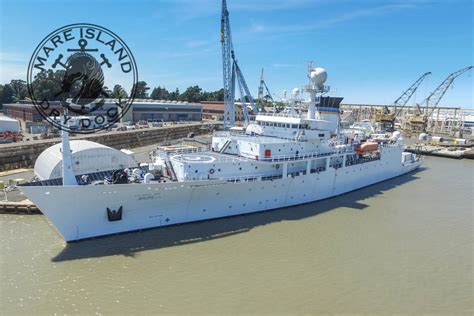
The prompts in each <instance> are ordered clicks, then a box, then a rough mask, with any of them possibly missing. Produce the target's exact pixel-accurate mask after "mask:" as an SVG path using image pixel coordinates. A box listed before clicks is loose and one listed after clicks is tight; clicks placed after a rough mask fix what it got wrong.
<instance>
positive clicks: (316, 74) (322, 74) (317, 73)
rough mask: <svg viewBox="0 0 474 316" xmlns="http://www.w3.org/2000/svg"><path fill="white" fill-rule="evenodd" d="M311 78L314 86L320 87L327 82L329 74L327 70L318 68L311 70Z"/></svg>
mask: <svg viewBox="0 0 474 316" xmlns="http://www.w3.org/2000/svg"><path fill="white" fill-rule="evenodd" d="M309 77H310V79H311V81H312V82H313V83H314V84H316V85H318V86H319V85H322V84H324V83H325V82H326V80H327V79H328V73H327V72H326V69H324V68H321V67H317V68H314V69H313V70H311V72H310V74H309Z"/></svg>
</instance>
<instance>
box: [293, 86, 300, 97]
mask: <svg viewBox="0 0 474 316" xmlns="http://www.w3.org/2000/svg"><path fill="white" fill-rule="evenodd" d="M298 94H300V89H298V88H294V89H293V91H291V95H292V96H294V97H296V96H298Z"/></svg>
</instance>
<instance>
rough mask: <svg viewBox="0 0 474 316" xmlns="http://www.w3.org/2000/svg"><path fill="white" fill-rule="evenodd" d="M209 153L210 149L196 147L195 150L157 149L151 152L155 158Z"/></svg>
mask: <svg viewBox="0 0 474 316" xmlns="http://www.w3.org/2000/svg"><path fill="white" fill-rule="evenodd" d="M206 151H209V147H207V146H206V147H194V148H177V149H175V150H162V149H155V150H153V151H152V152H151V156H152V157H153V158H156V157H160V158H165V157H166V156H173V155H179V154H192V153H201V152H206Z"/></svg>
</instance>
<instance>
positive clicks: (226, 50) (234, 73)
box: [221, 0, 258, 129]
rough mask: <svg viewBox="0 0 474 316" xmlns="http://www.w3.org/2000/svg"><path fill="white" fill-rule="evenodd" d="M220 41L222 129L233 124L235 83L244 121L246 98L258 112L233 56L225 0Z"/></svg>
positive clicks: (223, 2)
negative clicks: (222, 102)
mask: <svg viewBox="0 0 474 316" xmlns="http://www.w3.org/2000/svg"><path fill="white" fill-rule="evenodd" d="M221 43H222V68H223V78H224V129H228V128H230V127H233V126H234V125H235V84H238V85H239V91H240V92H241V100H242V111H243V112H244V115H245V122H246V123H247V124H249V121H250V119H249V115H248V113H247V107H246V106H247V105H246V99H247V100H248V101H249V103H250V106H251V107H252V110H253V111H254V114H255V115H256V114H257V113H258V109H257V108H256V106H255V103H254V101H253V98H252V95H251V94H250V91H249V88H248V86H247V83H246V82H245V78H244V76H243V74H242V71H241V70H240V68H239V66H238V64H237V59H236V58H235V52H234V47H233V44H232V34H231V31H230V21H229V11H228V10H227V2H226V0H222V13H221Z"/></svg>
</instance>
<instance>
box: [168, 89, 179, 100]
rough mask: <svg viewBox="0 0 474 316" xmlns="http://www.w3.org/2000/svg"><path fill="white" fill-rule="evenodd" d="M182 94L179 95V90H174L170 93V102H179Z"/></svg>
mask: <svg viewBox="0 0 474 316" xmlns="http://www.w3.org/2000/svg"><path fill="white" fill-rule="evenodd" d="M179 96H180V94H179V89H178V88H176V90H174V91H173V92H171V93H170V98H169V99H170V100H171V101H175V100H178V98H179Z"/></svg>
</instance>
